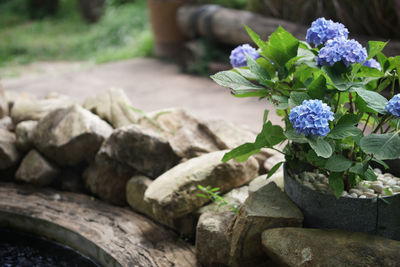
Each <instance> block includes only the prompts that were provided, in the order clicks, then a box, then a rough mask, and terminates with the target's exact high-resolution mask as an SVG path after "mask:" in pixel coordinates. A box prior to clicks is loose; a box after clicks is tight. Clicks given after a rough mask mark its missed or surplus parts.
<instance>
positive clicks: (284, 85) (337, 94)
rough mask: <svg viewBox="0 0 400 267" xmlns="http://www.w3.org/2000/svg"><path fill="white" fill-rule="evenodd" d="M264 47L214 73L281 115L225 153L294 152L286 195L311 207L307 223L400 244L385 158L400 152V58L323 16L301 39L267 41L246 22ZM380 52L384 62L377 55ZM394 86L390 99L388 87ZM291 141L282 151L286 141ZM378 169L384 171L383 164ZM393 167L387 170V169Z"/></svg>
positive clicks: (288, 160) (242, 49)
mask: <svg viewBox="0 0 400 267" xmlns="http://www.w3.org/2000/svg"><path fill="white" fill-rule="evenodd" d="M246 29H247V31H248V34H249V35H250V36H251V38H252V40H253V41H254V43H255V44H256V45H257V46H258V49H257V50H256V49H255V48H252V47H251V46H250V45H247V44H246V45H242V46H239V47H237V48H235V49H234V50H233V51H232V53H231V56H230V59H231V64H232V66H233V69H232V70H228V71H223V72H219V73H217V74H215V75H213V76H211V78H212V79H213V80H214V81H215V82H217V83H218V84H220V85H222V86H225V87H228V88H230V89H231V91H232V94H233V95H234V96H236V97H259V98H261V99H267V100H268V101H270V102H271V103H272V104H273V105H274V106H275V109H276V111H277V114H278V115H280V116H281V117H282V124H281V125H283V127H282V126H281V125H273V123H272V122H271V121H269V120H268V110H266V112H265V113H264V120H263V127H262V130H261V132H260V133H259V134H258V136H257V138H256V140H255V142H254V143H246V144H243V145H241V146H239V147H237V148H235V149H233V150H232V151H230V152H228V153H226V154H225V156H224V158H223V159H222V160H223V161H228V160H230V159H235V160H238V161H245V160H247V159H248V157H249V156H251V155H253V154H255V153H257V152H259V151H260V149H261V148H263V147H267V148H273V149H275V150H278V151H280V152H281V153H283V154H284V155H285V162H280V163H278V164H277V165H275V166H274V167H273V168H272V169H271V171H270V172H269V174H268V176H267V178H268V177H269V176H271V175H272V174H273V173H274V172H275V171H277V170H278V169H279V167H280V166H281V165H282V164H283V163H284V174H285V192H286V194H287V195H288V196H289V197H290V198H291V199H292V200H293V201H294V202H295V203H296V204H297V205H298V206H299V207H300V209H301V210H302V211H303V213H304V217H305V220H304V225H305V226H306V227H307V226H308V227H319V228H343V229H348V230H354V231H364V232H372V233H374V232H375V233H378V234H380V235H383V236H386V237H389V238H393V239H397V240H400V194H398V193H399V191H400V187H399V186H400V179H399V178H396V177H394V176H392V175H391V174H389V173H388V172H393V171H395V169H388V168H389V166H388V165H387V164H386V162H385V161H386V160H395V159H398V158H399V157H400V137H399V132H400V118H399V117H400V94H398V95H395V93H394V89H395V83H396V81H397V80H399V72H400V56H396V57H389V58H388V57H386V56H385V55H384V54H383V53H382V50H383V48H384V47H385V45H386V43H385V42H379V41H370V42H368V45H367V47H366V48H364V47H363V46H362V45H361V44H359V43H358V42H357V41H355V40H353V39H348V30H347V29H346V28H345V26H344V25H343V24H340V23H335V22H333V21H331V20H326V19H324V18H319V19H317V20H316V21H314V22H313V23H312V25H311V27H310V28H309V29H308V31H307V36H306V40H307V42H304V41H299V40H297V39H296V38H295V37H293V36H292V35H291V34H290V33H288V32H287V31H286V30H284V29H283V28H282V27H278V29H277V30H276V31H275V32H274V33H272V34H271V35H270V36H269V39H268V40H267V41H263V40H261V38H260V37H259V36H258V35H257V34H256V33H255V32H253V31H252V30H251V29H249V28H247V27H246ZM374 58H376V59H374ZM386 87H389V88H390V100H389V101H388V100H387V99H386V98H385V97H384V96H382V95H381V94H380V92H381V91H382V90H383V89H385V88H386ZM279 144H281V146H278V147H282V144H286V146H285V147H284V149H283V150H282V151H281V150H279V149H278V148H276V146H277V145H279ZM376 167H379V168H381V170H382V171H381V170H380V169H377V168H376ZM381 172H384V173H385V174H384V173H381Z"/></svg>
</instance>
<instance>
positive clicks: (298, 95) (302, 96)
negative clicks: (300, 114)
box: [289, 92, 310, 107]
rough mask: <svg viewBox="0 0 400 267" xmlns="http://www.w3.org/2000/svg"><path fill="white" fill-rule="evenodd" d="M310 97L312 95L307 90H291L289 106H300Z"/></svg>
mask: <svg viewBox="0 0 400 267" xmlns="http://www.w3.org/2000/svg"><path fill="white" fill-rule="evenodd" d="M308 99H310V96H309V95H308V94H307V93H305V92H291V93H290V98H289V106H290V107H295V106H299V105H301V104H302V103H303V101H304V100H308Z"/></svg>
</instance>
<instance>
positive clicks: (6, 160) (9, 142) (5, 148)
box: [0, 129, 19, 170]
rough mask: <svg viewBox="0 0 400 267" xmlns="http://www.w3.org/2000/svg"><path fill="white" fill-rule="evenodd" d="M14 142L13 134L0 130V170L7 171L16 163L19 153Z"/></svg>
mask: <svg viewBox="0 0 400 267" xmlns="http://www.w3.org/2000/svg"><path fill="white" fill-rule="evenodd" d="M15 142H16V138H15V134H14V133H11V132H9V131H7V130H4V129H0V170H5V169H8V168H10V167H12V166H14V165H15V164H17V163H18V160H19V153H18V150H17V147H16V145H15Z"/></svg>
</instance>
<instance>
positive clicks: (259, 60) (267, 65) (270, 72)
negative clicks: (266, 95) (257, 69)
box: [256, 57, 276, 78]
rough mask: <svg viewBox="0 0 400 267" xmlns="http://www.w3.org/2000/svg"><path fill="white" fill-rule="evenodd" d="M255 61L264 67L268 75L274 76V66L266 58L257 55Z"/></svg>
mask: <svg viewBox="0 0 400 267" xmlns="http://www.w3.org/2000/svg"><path fill="white" fill-rule="evenodd" d="M256 61H257V63H258V64H259V65H260V66H261V67H263V68H264V70H265V71H266V72H267V73H268V75H269V77H271V78H273V77H275V76H276V70H275V66H274V65H273V64H272V63H271V62H269V61H268V60H267V59H265V58H263V57H259V58H257V59H256Z"/></svg>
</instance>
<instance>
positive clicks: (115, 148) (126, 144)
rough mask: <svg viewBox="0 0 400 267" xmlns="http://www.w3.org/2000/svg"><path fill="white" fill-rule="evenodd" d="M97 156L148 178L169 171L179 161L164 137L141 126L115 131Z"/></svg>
mask: <svg viewBox="0 0 400 267" xmlns="http://www.w3.org/2000/svg"><path fill="white" fill-rule="evenodd" d="M99 153H100V154H105V155H106V156H107V157H109V158H111V159H114V160H117V161H118V162H121V163H123V164H125V165H128V166H130V167H132V168H134V169H136V170H138V171H139V172H141V173H142V174H144V175H146V176H148V177H151V178H155V177H157V176H158V175H160V174H161V173H163V172H165V171H166V170H168V169H170V168H172V167H173V166H174V165H176V164H177V163H178V162H179V160H180V158H179V157H178V156H177V155H176V154H175V153H174V151H173V150H172V149H171V146H170V145H169V143H168V141H167V140H166V139H165V138H164V137H163V136H161V135H160V134H158V133H156V132H153V131H151V130H147V129H144V128H143V127H142V126H140V125H129V126H124V127H121V128H118V129H116V130H114V132H113V133H112V135H111V136H110V137H109V138H108V139H107V140H106V142H105V143H104V144H103V146H102V147H101V149H100V151H99Z"/></svg>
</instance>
